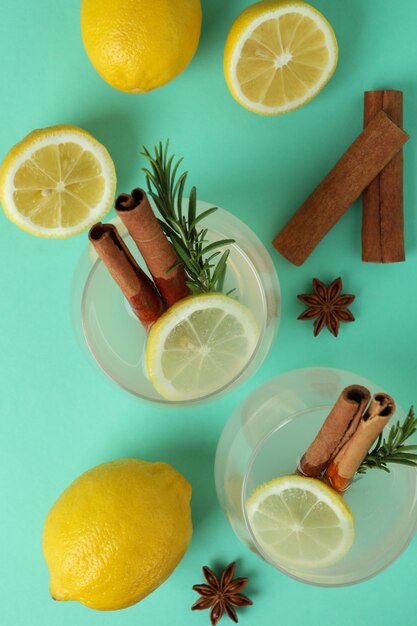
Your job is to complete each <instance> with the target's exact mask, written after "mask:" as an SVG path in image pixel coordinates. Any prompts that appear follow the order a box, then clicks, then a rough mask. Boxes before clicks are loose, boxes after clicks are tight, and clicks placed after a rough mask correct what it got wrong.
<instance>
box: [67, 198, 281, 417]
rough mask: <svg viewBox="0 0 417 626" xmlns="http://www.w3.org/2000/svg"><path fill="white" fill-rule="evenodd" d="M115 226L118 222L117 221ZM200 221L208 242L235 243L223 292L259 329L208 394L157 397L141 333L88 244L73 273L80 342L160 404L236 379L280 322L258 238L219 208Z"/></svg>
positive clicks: (118, 377)
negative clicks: (243, 359) (236, 364)
mask: <svg viewBox="0 0 417 626" xmlns="http://www.w3.org/2000/svg"><path fill="white" fill-rule="evenodd" d="M185 202H186V201H185ZM210 206H212V205H209V204H207V203H205V202H198V205H197V211H198V212H202V211H204V210H206V209H208V208H209V207H210ZM116 219H118V218H116ZM117 226H118V227H121V225H120V222H117ZM201 226H202V227H204V228H207V229H208V233H207V239H208V240H209V241H215V240H219V239H234V240H235V243H234V244H232V245H229V246H227V247H228V248H229V249H230V256H229V261H228V270H227V275H226V280H225V285H224V291H225V293H226V292H227V291H228V290H230V289H233V288H234V289H235V292H234V293H233V297H237V299H238V300H239V301H240V302H241V303H242V304H245V305H246V306H247V307H248V308H249V309H250V310H251V311H252V313H253V314H254V316H255V318H256V320H257V323H258V327H259V329H260V336H259V341H258V344H257V346H256V349H255V351H254V353H253V355H252V357H251V359H250V361H249V362H248V363H247V364H246V366H245V367H244V369H243V370H242V371H241V372H240V373H239V374H238V375H237V376H236V377H235V378H234V379H233V380H232V381H230V382H228V383H227V384H226V385H225V386H223V387H221V388H220V389H218V390H216V391H215V392H213V393H211V394H209V395H207V396H204V397H201V398H197V399H196V400H191V401H186V402H172V401H167V400H165V399H164V398H162V397H161V396H160V395H159V394H158V392H157V391H156V390H155V389H154V387H153V386H152V384H151V383H150V381H149V380H148V378H147V375H146V370H145V367H144V353H145V346H146V332H145V330H144V328H143V327H142V326H141V324H140V323H139V322H138V321H137V319H136V317H135V316H134V314H133V313H132V311H131V309H130V306H129V305H128V303H127V301H126V300H125V298H124V296H123V295H122V293H121V292H120V290H119V288H118V287H117V285H116V284H115V283H114V281H113V280H112V278H111V277H110V275H109V273H108V271H107V269H106V267H105V266H104V264H103V263H102V261H101V260H100V259H98V258H97V256H96V254H95V252H94V250H93V249H92V248H91V247H90V248H89V249H88V250H87V251H86V252H85V253H84V254H83V256H82V258H81V260H80V263H79V265H78V268H77V272H76V277H75V283H74V296H73V301H74V303H75V310H74V315H73V317H74V320H75V324H76V330H77V332H78V334H79V336H80V337H81V338H82V339H81V340H82V342H83V343H84V344H86V345H87V346H88V349H89V352H90V354H91V355H92V357H93V358H94V360H95V361H96V363H97V364H98V365H99V366H100V368H101V369H102V371H103V372H105V373H106V374H107V375H108V376H109V377H110V378H111V379H112V380H113V381H114V382H116V383H117V384H118V385H120V386H121V387H123V389H125V390H126V391H128V392H130V393H132V394H134V395H135V396H137V397H139V398H143V399H146V400H150V401H152V402H157V403H161V404H163V405H174V406H178V405H184V404H186V405H190V404H195V403H200V402H203V401H207V400H209V399H211V398H213V397H215V396H218V395H219V394H221V393H224V392H225V391H228V390H229V389H232V388H234V387H236V386H237V385H239V384H241V383H242V382H243V381H244V380H245V379H246V378H247V377H248V376H250V375H251V374H252V373H253V372H254V371H255V370H256V369H257V368H258V367H259V366H260V365H261V363H262V361H263V360H264V359H265V357H266V355H267V354H268V352H269V349H270V347H271V344H272V342H273V340H274V337H275V334H276V331H277V328H278V324H279V317H280V304H281V292H280V287H279V281H278V277H277V274H276V271H275V268H274V266H273V263H272V259H271V257H270V255H269V254H268V252H267V250H266V249H265V247H264V246H263V245H262V243H261V242H260V240H259V239H258V237H257V236H256V235H255V234H254V233H253V231H252V230H250V228H248V227H247V226H246V225H245V224H244V223H243V222H241V221H240V220H239V219H238V218H237V217H235V216H234V215H232V214H230V213H228V212H227V211H225V210H224V209H218V211H216V212H215V213H213V214H212V215H210V216H209V217H208V218H206V219H205V220H203V221H202V222H201ZM121 234H122V236H123V237H124V239H125V241H126V243H127V245H128V246H129V248H130V250H131V251H132V253H133V254H134V256H135V258H136V259H137V261H138V263H139V264H140V265H141V267H142V268H143V269H144V270H145V271H146V267H145V266H144V264H143V260H142V259H141V258H140V255H139V253H138V252H137V249H136V246H135V244H134V242H133V241H132V239H131V238H130V236H129V235H128V234H127V233H126V232H123V227H121ZM80 308H81V315H80V313H79V311H80Z"/></svg>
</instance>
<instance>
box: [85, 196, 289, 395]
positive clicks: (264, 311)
mask: <svg viewBox="0 0 417 626" xmlns="http://www.w3.org/2000/svg"><path fill="white" fill-rule="evenodd" d="M200 202H202V203H203V204H208V203H206V202H205V201H200ZM218 210H219V211H221V212H224V213H226V214H227V216H228V217H229V218H232V220H233V221H235V222H236V223H237V224H238V225H239V226H241V227H242V228H243V230H245V231H246V232H249V233H250V236H251V237H252V238H254V239H256V240H257V241H258V242H259V244H260V246H261V247H262V249H263V250H264V251H265V253H266V254H268V256H269V253H268V252H267V250H266V248H265V246H264V245H263V244H262V242H261V241H260V240H259V238H258V237H257V235H256V234H255V233H254V232H253V231H252V230H251V229H250V228H249V227H248V226H247V225H246V224H245V223H244V222H242V221H241V220H240V219H239V218H237V217H236V216H235V215H233V214H232V213H229V211H226V210H225V209H222V208H220V207H218ZM209 230H213V231H214V230H216V229H215V228H214V227H212V228H210V227H209ZM122 238H123V239H126V238H130V236H129V234H128V233H125V234H124V235H123V236H122ZM230 247H235V248H237V249H238V250H239V253H240V254H243V255H244V257H245V260H246V262H247V263H248V264H249V265H250V267H251V270H252V272H253V275H254V277H255V279H256V282H257V285H258V287H259V291H260V293H261V296H262V323H261V325H260V328H259V338H258V341H257V343H256V346H255V349H254V350H253V352H252V354H251V356H250V358H249V360H248V361H247V362H246V363H245V365H244V367H243V368H242V369H241V370H240V371H239V372H238V373H237V374H236V375H235V376H234V377H233V378H232V379H231V380H230V381H228V382H227V383H226V384H225V385H223V386H221V387H219V388H218V389H216V390H215V391H212V392H210V393H209V394H205V395H204V396H200V397H198V398H193V399H189V400H166V399H164V398H163V397H162V396H161V397H159V398H156V397H151V396H148V395H145V394H144V393H139V392H137V391H135V390H134V389H131V388H130V387H129V386H128V385H125V384H124V383H123V382H122V381H119V380H117V379H116V378H114V376H113V375H112V374H111V373H110V371H109V370H108V369H107V368H106V367H105V366H104V364H103V363H102V362H101V361H100V359H99V358H98V355H97V353H96V351H95V350H94V347H93V344H92V342H91V341H90V337H89V333H88V332H87V324H86V300H87V294H88V291H89V288H90V286H91V283H92V281H93V279H94V275H95V273H96V272H97V271H98V268H99V267H100V265H101V264H102V260H101V259H100V258H97V259H96V260H95V261H94V262H93V264H92V267H91V268H90V270H89V272H88V276H87V278H86V280H85V283H84V286H83V290H82V296H81V327H82V333H83V337H84V340H85V342H86V344H87V347H88V350H89V352H90V354H91V356H92V357H93V359H94V361H95V362H96V363H97V365H98V366H99V368H100V369H101V371H102V372H103V373H104V374H105V375H106V376H107V377H108V378H109V379H110V380H111V381H112V382H113V383H114V384H116V385H117V386H118V387H120V388H122V389H123V390H124V391H127V392H128V393H129V394H131V395H133V396H134V397H136V398H138V399H140V400H145V401H146V402H149V403H151V404H156V405H162V406H169V407H188V406H195V405H198V404H202V403H205V402H208V401H210V400H211V399H213V398H216V397H218V396H221V395H223V394H224V393H225V392H227V391H228V390H229V389H230V388H232V387H235V386H236V385H237V384H239V381H240V380H241V379H243V378H244V376H245V374H246V372H247V371H248V370H249V369H250V367H251V366H252V364H253V362H254V361H255V359H256V357H257V356H258V353H259V351H260V349H261V347H262V343H263V341H264V339H265V335H266V331H267V323H268V315H269V313H268V299H267V295H266V291H265V286H264V284H263V282H262V280H261V277H260V272H259V270H258V269H257V267H256V266H255V264H254V262H253V260H252V259H251V258H250V257H249V255H248V254H247V252H246V250H245V249H244V248H242V247H240V246H239V244H238V242H237V241H235V243H233V244H230ZM271 262H272V260H271ZM272 265H273V264H272ZM273 268H274V272H275V274H274V278H275V280H276V282H277V284H278V294H280V288H279V279H278V276H277V273H276V270H275V267H274V266H273ZM278 310H279V309H278ZM276 318H277V319H276V322H275V324H276V326H275V329H274V335H275V334H276V332H277V330H278V326H279V322H280V319H279V315H277V316H276ZM265 356H266V355H265Z"/></svg>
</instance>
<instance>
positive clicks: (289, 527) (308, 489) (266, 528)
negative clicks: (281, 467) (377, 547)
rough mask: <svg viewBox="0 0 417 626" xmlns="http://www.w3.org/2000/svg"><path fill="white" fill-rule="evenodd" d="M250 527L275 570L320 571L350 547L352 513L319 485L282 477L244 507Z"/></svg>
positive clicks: (308, 479) (352, 529)
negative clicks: (275, 565) (277, 565)
mask: <svg viewBox="0 0 417 626" xmlns="http://www.w3.org/2000/svg"><path fill="white" fill-rule="evenodd" d="M247 511H248V516H249V523H250V525H251V527H252V530H253V533H254V536H255V538H256V540H257V541H258V543H259V545H260V546H261V547H262V548H263V550H264V551H265V552H266V553H267V554H268V555H269V557H270V558H271V559H273V560H274V561H276V562H277V563H278V564H282V565H284V566H287V567H293V568H305V569H310V568H315V569H318V568H323V567H328V566H330V565H333V564H334V563H337V562H338V561H339V560H340V559H342V558H343V557H344V556H345V555H346V553H347V552H348V551H349V549H350V548H351V546H352V543H353V539H354V525H353V516H352V513H351V511H350V509H349V507H348V506H347V504H346V503H345V502H344V500H343V499H342V497H341V496H339V494H338V493H336V492H335V491H334V490H333V489H331V488H330V487H328V486H327V485H325V484H324V483H323V482H321V481H319V480H316V479H314V478H305V477H303V476H283V477H281V478H277V479H275V480H272V481H271V482H268V483H266V484H265V485H262V486H261V487H259V488H258V489H257V490H256V491H255V492H254V493H253V494H252V496H251V497H250V498H249V499H248V501H247Z"/></svg>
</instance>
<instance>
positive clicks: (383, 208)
mask: <svg viewBox="0 0 417 626" xmlns="http://www.w3.org/2000/svg"><path fill="white" fill-rule="evenodd" d="M379 111H385V113H386V114H387V115H389V117H390V118H391V119H392V121H393V122H395V123H396V124H397V125H398V126H400V128H402V125H403V93H402V91H394V90H391V89H390V90H384V91H366V92H365V106H364V125H365V126H366V125H367V124H369V122H370V121H371V120H372V119H373V118H374V117H375V115H377V113H378V112H379ZM404 260H405V250H404V211H403V151H402V150H400V151H399V152H397V154H396V155H395V156H394V157H393V158H392V159H391V161H390V162H389V163H388V164H387V165H386V166H385V167H384V169H383V170H382V172H380V174H378V176H377V177H376V178H374V180H373V181H372V182H371V183H370V184H369V185H368V187H366V189H365V190H364V192H363V196H362V261H366V262H368V263H398V262H400V261H404Z"/></svg>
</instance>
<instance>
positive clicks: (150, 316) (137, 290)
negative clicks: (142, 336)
mask: <svg viewBox="0 0 417 626" xmlns="http://www.w3.org/2000/svg"><path fill="white" fill-rule="evenodd" d="M88 237H89V239H90V241H91V243H92V245H93V246H94V248H95V250H96V252H97V254H98V255H99V257H100V258H101V260H102V261H103V263H104V264H105V265H106V267H107V269H108V270H109V272H110V274H111V275H112V277H113V278H114V280H115V281H116V283H117V284H118V285H119V287H120V289H121V290H122V292H123V293H124V295H125V296H126V298H127V299H128V301H129V303H130V306H131V307H132V309H133V311H134V313H135V315H136V316H137V318H138V319H139V320H140V322H142V324H143V325H144V326H145V328H146V329H147V328H149V326H150V325H151V324H153V323H154V322H156V320H157V319H158V318H159V317H160V316H161V315H162V313H163V312H164V311H165V305H164V303H163V301H162V298H161V296H160V295H159V293H158V292H157V290H156V289H155V286H154V284H153V282H152V281H151V280H150V278H149V277H148V276H147V275H146V274H145V273H144V272H143V271H142V270H141V268H140V267H139V265H138V264H137V263H136V261H135V259H134V258H133V256H132V254H131V253H130V251H129V249H128V248H127V246H126V244H125V243H124V241H123V239H122V238H121V237H120V235H119V233H118V231H117V229H116V228H115V226H113V225H112V224H101V223H98V224H95V225H94V226H93V227H92V228H91V230H90V232H89V234H88Z"/></svg>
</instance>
